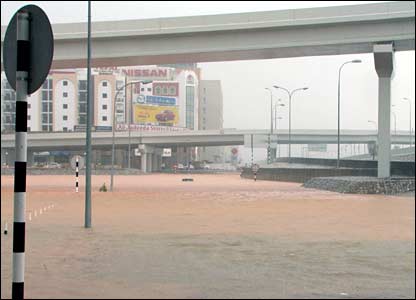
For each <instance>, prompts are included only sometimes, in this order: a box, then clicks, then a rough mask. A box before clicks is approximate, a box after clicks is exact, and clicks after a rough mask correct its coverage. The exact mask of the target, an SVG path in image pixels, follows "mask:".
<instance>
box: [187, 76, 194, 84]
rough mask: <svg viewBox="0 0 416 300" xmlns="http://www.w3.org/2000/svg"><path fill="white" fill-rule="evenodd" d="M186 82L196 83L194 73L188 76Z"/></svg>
mask: <svg viewBox="0 0 416 300" xmlns="http://www.w3.org/2000/svg"><path fill="white" fill-rule="evenodd" d="M186 84H194V77H193V76H192V75H188V77H186Z"/></svg>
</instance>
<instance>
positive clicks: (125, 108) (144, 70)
mask: <svg viewBox="0 0 416 300" xmlns="http://www.w3.org/2000/svg"><path fill="white" fill-rule="evenodd" d="M198 77H199V74H198V71H197V70H195V69H177V68H176V69H175V68H173V67H157V66H153V67H135V68H118V69H110V70H107V69H97V70H93V72H92V81H91V85H92V86H91V91H92V98H93V105H92V106H93V126H95V127H107V128H110V127H111V126H112V125H113V116H114V114H115V116H116V123H117V124H126V123H129V122H130V123H132V124H134V123H136V124H137V123H139V124H140V123H142V124H145V125H154V126H157V125H162V126H173V127H180V128H187V129H191V130H197V129H198V107H199V100H198V98H199V93H198V87H199V78H198ZM131 81H150V82H148V83H146V82H142V83H139V84H136V85H129V86H128V87H127V88H123V86H124V85H126V84H127V83H129V82H131ZM138 97H142V99H147V100H144V102H143V103H139V104H141V105H142V108H143V106H144V107H145V108H148V109H153V110H155V111H156V112H157V113H159V114H163V113H166V110H165V111H163V109H166V107H169V106H171V107H172V108H173V109H172V111H173V112H177V113H178V115H177V116H175V118H174V121H172V120H165V121H163V116H162V117H161V118H162V119H158V120H156V119H155V116H154V115H153V116H152V117H153V118H148V119H145V120H144V121H143V122H141V121H138V120H136V118H135V110H136V109H138V108H137V107H136V104H138V102H137V100H138ZM146 97H147V98H146ZM114 98H116V99H114ZM1 100H2V103H1V108H2V117H1V121H2V123H1V126H2V130H6V131H13V129H14V122H15V119H14V116H15V94H14V91H13V90H12V89H11V87H10V85H9V84H8V82H7V80H6V78H5V76H4V73H2V97H1ZM114 101H115V103H114ZM114 104H115V112H114V111H113V110H114V109H113V106H114ZM158 107H159V108H158ZM158 109H159V110H158ZM157 113H155V114H156V115H157ZM86 120H87V74H86V70H74V69H70V70H59V71H53V70H52V71H51V72H50V74H49V75H48V77H47V79H46V80H45V82H44V84H43V85H42V87H41V88H40V89H39V90H38V91H36V92H35V93H33V94H32V95H31V96H30V97H29V98H28V130H29V131H73V130H76V128H77V127H81V128H82V126H85V124H86ZM150 128H151V127H150ZM159 130H160V128H159Z"/></svg>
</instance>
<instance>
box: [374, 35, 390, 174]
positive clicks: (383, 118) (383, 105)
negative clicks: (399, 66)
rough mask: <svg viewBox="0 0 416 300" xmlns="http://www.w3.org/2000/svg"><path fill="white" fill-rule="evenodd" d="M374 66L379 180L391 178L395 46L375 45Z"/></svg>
mask: <svg viewBox="0 0 416 300" xmlns="http://www.w3.org/2000/svg"><path fill="white" fill-rule="evenodd" d="M373 49H374V64H375V68H376V72H377V75H378V143H377V144H378V149H377V150H378V166H377V170H378V171H377V175H378V178H387V177H390V160H391V145H390V144H391V136H390V114H391V112H390V109H391V78H392V76H393V70H394V49H393V44H392V43H388V44H375V45H374V48H373Z"/></svg>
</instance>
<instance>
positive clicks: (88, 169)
mask: <svg viewBox="0 0 416 300" xmlns="http://www.w3.org/2000/svg"><path fill="white" fill-rule="evenodd" d="M87 64H88V66H87V89H88V92H87V93H88V96H87V98H88V102H87V130H86V131H87V145H86V146H87V147H86V148H87V149H86V150H87V151H86V152H87V159H86V164H87V166H86V169H85V224H84V227H85V228H90V227H91V121H92V120H91V111H92V99H91V1H88V57H87Z"/></svg>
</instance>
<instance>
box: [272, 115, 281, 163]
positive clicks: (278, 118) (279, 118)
mask: <svg viewBox="0 0 416 300" xmlns="http://www.w3.org/2000/svg"><path fill="white" fill-rule="evenodd" d="M282 119H283V117H277V118H275V119H274V124H275V129H276V132H277V120H282ZM277 147H278V149H277V152H278V157H280V142H279V140H278V141H277Z"/></svg>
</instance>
